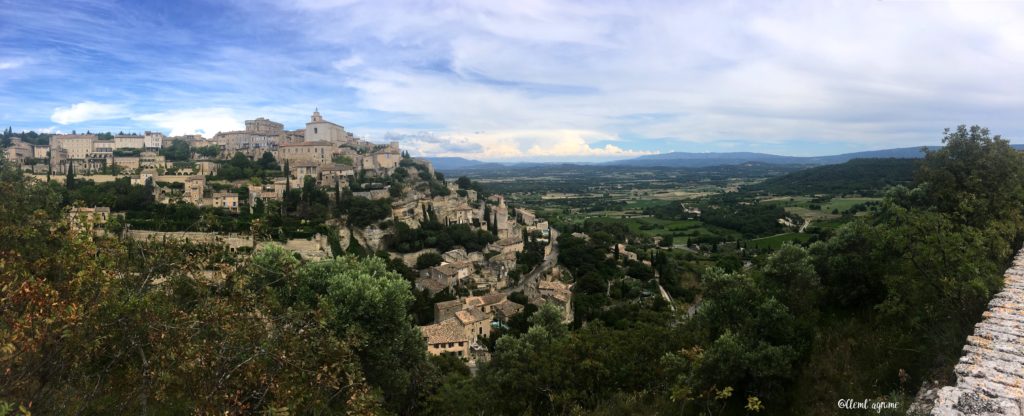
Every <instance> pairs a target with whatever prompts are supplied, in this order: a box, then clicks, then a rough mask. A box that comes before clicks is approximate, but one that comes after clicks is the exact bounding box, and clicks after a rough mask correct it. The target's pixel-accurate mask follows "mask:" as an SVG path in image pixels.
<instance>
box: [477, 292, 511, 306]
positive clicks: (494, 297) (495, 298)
mask: <svg viewBox="0 0 1024 416" xmlns="http://www.w3.org/2000/svg"><path fill="white" fill-rule="evenodd" d="M482 297H483V300H484V305H493V304H495V303H499V302H501V301H503V300H505V298H507V297H508V296H507V295H505V294H504V293H500V292H499V293H491V294H487V295H484V296H482Z"/></svg>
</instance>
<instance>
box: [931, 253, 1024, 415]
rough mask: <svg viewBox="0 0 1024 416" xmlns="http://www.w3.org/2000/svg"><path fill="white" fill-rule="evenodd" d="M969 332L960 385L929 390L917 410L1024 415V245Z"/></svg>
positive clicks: (959, 372)
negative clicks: (985, 309)
mask: <svg viewBox="0 0 1024 416" xmlns="http://www.w3.org/2000/svg"><path fill="white" fill-rule="evenodd" d="M983 317H984V319H982V321H981V322H980V323H978V324H977V325H975V326H974V335H971V336H969V337H967V345H965V346H964V355H963V356H962V357H960V362H959V363H958V364H957V365H956V368H955V370H954V371H955V372H956V379H957V382H956V385H955V386H947V387H943V388H941V389H924V390H923V391H922V392H921V394H920V395H919V400H918V402H917V403H916V404H915V406H914V408H912V409H911V410H912V412H911V413H918V414H931V415H942V416H947V415H949V416H952V415H1013V416H1024V250H1021V251H1020V252H1018V253H1017V257H1016V258H1014V260H1013V265H1012V266H1011V267H1010V268H1009V269H1008V270H1006V280H1005V285H1004V287H1003V291H1002V292H999V293H998V294H996V295H995V297H994V298H992V301H991V302H989V305H988V311H986V312H985V313H984V314H983Z"/></svg>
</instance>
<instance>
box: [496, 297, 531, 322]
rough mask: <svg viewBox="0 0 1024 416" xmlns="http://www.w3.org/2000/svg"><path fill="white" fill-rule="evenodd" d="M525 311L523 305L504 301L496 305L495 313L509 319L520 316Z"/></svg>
mask: <svg viewBox="0 0 1024 416" xmlns="http://www.w3.org/2000/svg"><path fill="white" fill-rule="evenodd" d="M523 309H525V308H524V307H523V305H520V304H518V303H515V302H512V301H510V300H504V301H501V302H499V303H497V304H495V305H494V310H495V312H498V313H499V314H500V315H501V316H502V317H505V318H508V317H511V316H515V315H518V314H519V313H521V312H522V311H523Z"/></svg>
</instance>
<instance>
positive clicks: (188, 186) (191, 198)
mask: <svg viewBox="0 0 1024 416" xmlns="http://www.w3.org/2000/svg"><path fill="white" fill-rule="evenodd" d="M205 191H206V177H205V176H189V177H188V178H186V179H185V195H184V196H183V198H184V199H185V202H188V203H191V204H194V205H202V203H203V193H204V192H205Z"/></svg>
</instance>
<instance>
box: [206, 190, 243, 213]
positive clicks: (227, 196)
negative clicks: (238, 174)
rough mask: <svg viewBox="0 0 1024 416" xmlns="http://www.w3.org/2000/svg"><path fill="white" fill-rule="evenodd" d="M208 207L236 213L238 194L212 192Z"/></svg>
mask: <svg viewBox="0 0 1024 416" xmlns="http://www.w3.org/2000/svg"><path fill="white" fill-rule="evenodd" d="M210 205H211V206H213V207H214V208H224V209H229V210H231V211H234V212H238V194H236V193H234V192H214V193H213V198H212V200H211V204H210Z"/></svg>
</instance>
